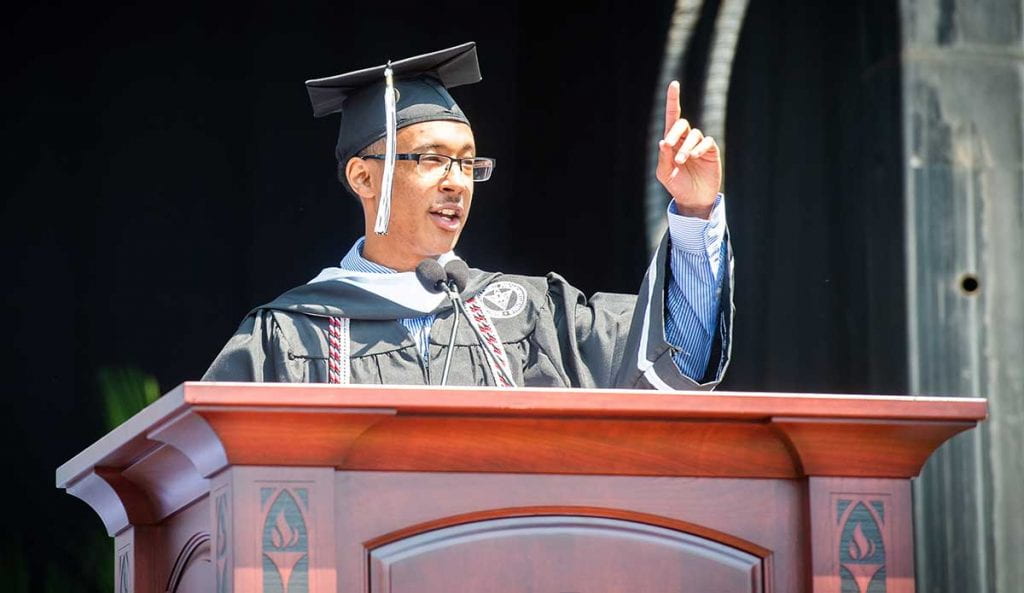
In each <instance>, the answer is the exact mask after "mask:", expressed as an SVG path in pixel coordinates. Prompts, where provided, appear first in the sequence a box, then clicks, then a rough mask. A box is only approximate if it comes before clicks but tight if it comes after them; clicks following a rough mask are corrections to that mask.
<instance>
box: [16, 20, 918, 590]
mask: <svg viewBox="0 0 1024 593" xmlns="http://www.w3.org/2000/svg"><path fill="white" fill-rule="evenodd" d="M814 4H815V3H803V2H797V1H795V0H776V1H761V2H759V1H757V0H752V2H751V7H750V10H749V13H748V17H747V20H746V23H745V26H744V29H743V32H742V35H741V38H740V44H739V48H738V53H737V56H736V62H735V68H734V74H733V78H732V88H731V93H730V100H729V119H728V134H727V138H726V140H727V145H728V153H727V162H726V165H727V167H726V194H727V200H728V209H729V220H730V228H731V232H732V239H733V245H734V248H735V252H736V260H737V263H736V282H737V284H736V288H737V289H736V305H737V319H736V334H735V345H734V347H733V355H734V361H733V363H732V367H731V368H730V371H729V376H728V378H727V381H726V384H725V385H723V388H728V389H743V390H765V391H787V390H789V391H816V392H868V393H898V392H902V391H904V390H905V389H906V371H905V369H904V359H905V339H904V333H905V328H904V326H905V313H904V305H903V299H904V292H903V281H902V265H903V257H902V224H903V222H902V190H903V181H902V176H901V159H902V148H901V139H900V127H901V124H900V96H899V74H898V72H899V61H898V55H899V47H898V39H899V31H898V15H897V7H896V3H895V2H881V1H876V0H860V1H856V2H845V3H827V4H826V3H822V6H815V5H814ZM716 10H717V4H716V3H715V2H709V3H708V6H707V7H706V9H705V14H704V15H703V17H702V21H701V24H700V27H699V31H698V35H697V36H696V37H695V38H694V42H693V47H692V48H691V52H690V55H691V61H690V62H689V63H688V65H687V66H686V68H684V70H683V72H681V73H680V77H681V78H682V79H683V81H684V95H685V106H686V108H687V113H688V114H689V115H690V116H691V119H692V120H694V121H695V122H696V123H697V124H698V125H699V123H700V91H701V87H700V83H699V80H700V79H701V78H702V76H703V67H702V65H701V64H702V60H703V57H704V56H706V54H707V44H708V43H709V40H710V31H711V25H712V23H713V19H714V16H715V12H716ZM7 11H8V13H7V14H6V15H5V18H4V19H3V21H4V22H3V24H2V25H0V27H3V30H4V34H3V36H2V39H0V43H2V44H3V45H2V47H3V56H4V59H5V62H6V64H5V67H4V69H3V74H2V76H3V78H4V85H3V103H4V106H5V108H4V110H3V114H2V117H3V122H4V123H3V132H4V134H3V135H4V138H5V140H6V149H5V150H4V159H3V171H4V175H3V180H4V182H5V185H6V190H5V192H4V193H5V195H4V205H3V217H2V223H3V226H2V228H3V233H2V239H0V240H2V242H3V253H4V261H5V262H6V263H7V270H8V271H7V273H6V274H5V275H6V276H7V280H6V282H4V284H5V286H6V288H5V290H4V291H3V293H4V297H5V301H6V310H7V311H8V317H7V321H6V323H5V324H4V328H5V330H6V331H5V336H4V338H5V339H4V340H3V342H4V343H5V346H6V347H5V352H4V365H5V370H6V371H7V372H6V373H5V375H4V376H5V386H4V391H5V396H4V398H3V402H4V410H5V413H4V420H3V422H4V425H3V430H2V431H0V433H2V434H3V435H4V442H3V446H4V450H5V451H6V455H7V463H5V468H9V469H8V471H9V472H11V474H12V475H14V476H16V480H17V482H18V484H19V487H18V488H16V489H13V490H12V489H10V488H9V489H7V492H8V493H9V494H10V493H15V498H16V499H18V501H17V502H15V503H8V506H7V507H6V508H8V509H18V512H16V513H10V514H8V516H7V518H6V519H5V521H6V525H7V526H8V528H10V530H9V531H8V533H10V534H13V536H12V537H11V538H9V539H8V540H7V542H6V543H5V544H3V545H4V546H6V548H4V550H6V551H7V552H10V553H9V554H6V556H7V560H5V561H4V562H6V563H7V564H12V565H13V564H19V563H21V566H22V567H23V568H24V571H23V572H24V574H25V575H26V577H25V578H27V579H28V580H27V581H26V585H25V586H26V587H27V588H28V590H32V591H37V590H38V591H42V590H44V587H45V586H46V583H47V581H48V579H49V581H50V585H49V586H50V587H53V586H54V585H53V582H54V581H53V579H54V578H56V577H52V576H47V575H48V574H49V575H52V574H53V567H54V566H56V565H59V566H61V567H62V570H64V571H65V572H67V573H68V574H71V575H72V577H73V576H74V575H81V577H82V578H81V580H80V581H78V582H79V585H78V586H76V587H75V590H88V587H87V586H86V585H84V584H83V583H86V582H91V581H90V579H93V578H94V577H93V576H92V575H93V573H95V571H96V570H97V568H96V567H95V564H94V562H96V561H97V560H96V557H97V556H96V554H93V556H89V555H88V554H89V552H84V551H82V548H84V547H85V545H84V544H83V545H80V546H76V545H66V546H64V547H59V546H58V547H54V546H52V545H51V543H50V542H51V541H52V538H54V537H55V534H60V535H57V537H63V538H64V539H65V540H68V541H76V542H85V541H86V540H87V539H88V538H89V537H92V536H93V535H94V534H95V533H97V532H98V531H100V530H101V526H100V523H99V520H98V518H96V517H95V516H94V515H93V513H92V511H91V510H89V509H88V508H87V507H86V506H85V505H84V504H82V503H81V502H79V501H76V500H74V499H73V498H71V497H69V496H67V495H65V494H63V493H62V492H58V491H57V490H56V489H54V488H53V470H54V469H55V468H56V466H58V465H59V464H60V463H63V462H64V461H66V460H67V459H68V458H70V457H71V456H72V455H74V454H75V453H77V452H78V451H79V450H81V449H82V448H83V447H85V446H86V445H87V444H89V443H91V442H92V441H94V440H95V439H96V438H98V437H99V436H100V435H101V434H102V433H103V432H104V429H103V421H102V418H103V415H102V410H101V408H102V404H101V401H100V399H99V397H98V387H97V373H98V370H99V369H100V368H104V367H111V366H131V367H135V368H138V369H141V370H143V371H145V372H147V373H150V374H152V375H154V376H155V377H157V379H158V380H159V383H160V387H161V389H162V390H164V391H166V390H168V389H170V388H172V387H173V386H175V385H177V384H178V383H180V382H182V381H185V380H191V379H197V378H199V377H200V376H201V374H202V373H203V371H204V370H205V369H206V366H207V365H208V364H209V362H210V360H211V359H212V358H213V356H214V355H215V354H216V353H217V351H218V350H219V348H220V347H221V346H222V345H223V343H224V341H225V340H226V339H227V338H228V336H230V334H231V333H232V331H233V330H234V329H235V327H236V326H237V324H238V322H239V321H240V319H241V318H242V316H243V315H244V314H245V313H246V312H247V311H248V310H249V309H250V308H251V307H253V306H254V305H257V304H259V303H262V302H265V301H267V300H269V299H271V298H272V297H274V296H275V295H277V294H278V293H280V292H282V291H284V290H286V289H288V288H290V287H292V286H294V285H296V284H299V283H302V282H305V281H306V280H308V279H309V278H310V277H312V276H313V275H315V274H316V273H317V272H318V271H319V270H320V269H321V268H322V267H325V266H329V265H334V264H335V263H336V262H337V261H338V259H340V257H341V256H342V255H343V254H344V252H345V251H346V250H347V249H348V247H349V245H350V244H351V243H352V241H353V240H354V239H355V238H356V237H357V236H358V235H359V234H360V233H361V220H362V218H361V215H360V214H359V212H358V209H357V208H358V206H357V204H356V203H355V201H354V200H353V199H352V198H350V197H348V196H347V194H345V193H344V191H343V190H342V188H341V187H340V185H339V184H338V183H337V181H336V180H335V177H334V161H333V153H332V151H333V146H334V140H335V134H336V127H337V120H336V119H333V118H326V119H322V120H315V119H313V118H312V117H311V111H310V108H309V104H308V101H307V98H306V95H305V90H304V87H303V84H302V83H303V81H304V80H305V79H306V78H311V77H317V76H324V75H330V74H335V73H338V72H342V71H346V70H350V69H355V68H359V67H364V66H369V65H374V64H378V63H381V62H382V61H383V60H384V59H385V58H387V57H392V58H400V57H405V56H409V55H413V54H416V53H421V52H425V51H431V50H434V49H439V48H442V47H447V46H449V45H454V44H457V43H460V42H463V41H467V40H475V41H477V43H478V45H479V51H480V60H481V68H482V71H483V76H484V81H483V82H482V83H481V84H478V85H475V86H472V87H462V88H458V89H455V91H454V94H455V96H456V98H457V99H458V101H459V103H460V104H461V105H462V107H463V109H464V110H465V111H466V113H467V114H468V115H469V116H470V118H471V119H472V121H473V127H474V130H475V133H476V138H477V145H478V148H479V152H480V153H481V154H484V155H489V156H494V157H496V158H497V159H498V161H499V167H498V169H497V172H496V174H495V176H494V178H493V179H492V181H489V182H488V183H487V184H485V185H481V186H480V187H478V189H477V192H476V200H475V204H474V208H473V216H472V220H471V223H470V225H469V229H468V231H467V232H466V233H465V234H464V236H463V239H462V242H461V243H460V245H459V252H460V253H461V254H462V255H463V256H464V257H465V258H466V259H467V260H468V261H469V262H470V263H471V264H472V265H474V266H477V267H481V268H486V269H500V270H504V271H507V272H516V273H525V274H543V273H545V272H547V271H549V270H555V271H557V272H559V273H561V274H562V275H564V276H566V277H567V278H568V279H569V280H570V281H571V282H573V283H574V284H576V285H577V286H579V287H580V288H582V289H584V290H586V291H599V290H601V291H619V292H633V291H635V290H636V287H637V286H638V285H639V281H640V279H641V276H642V274H643V271H644V269H645V264H646V257H647V256H646V254H645V252H644V245H645V240H644V231H643V228H642V224H643V223H642V221H643V184H644V177H645V150H646V149H645V147H646V145H647V141H648V139H647V138H646V132H647V123H648V119H649V115H650V109H651V104H652V97H653V93H654V92H655V90H654V88H653V87H654V84H655V79H656V76H657V72H658V68H659V61H660V56H661V52H662V46H663V44H664V39H665V35H666V32H667V30H668V18H669V15H670V14H671V11H672V4H671V2H667V1H665V0H660V1H658V2H648V3H642V4H637V3H632V2H613V1H610V0H594V1H591V2H587V3H580V4H579V5H574V4H571V3H564V4H559V3H549V4H548V5H546V6H545V7H544V8H543V9H538V8H528V7H526V6H525V5H517V4H514V3H482V4H472V3H465V2H447V1H435V2H431V3H423V2H417V3H406V4H402V3H398V4H396V3H382V2H378V3H364V4H352V3H341V2H325V1H318V2H304V3H289V4H286V3H279V4H267V3H253V4H249V5H246V6H242V5H234V6H232V5H229V4H224V5H221V4H217V3H207V4H195V5H183V4H173V5H153V4H140V5H126V6H120V7H113V6H99V5H95V4H94V3H59V2H50V3H37V4H33V5H30V6H28V5H22V6H20V7H18V8H16V9H7ZM12 11H13V12H12ZM11 504H15V505H17V506H10V505H11ZM90 541H91V540H90ZM4 550H0V551H4ZM108 552H109V550H101V553H100V554H99V555H98V558H99V560H98V562H100V563H104V562H108V561H110V559H111V558H112V557H110V556H108V555H107V554H108ZM18 558H21V560H19V559H18ZM90 563H93V564H90ZM80 587H83V588H80Z"/></svg>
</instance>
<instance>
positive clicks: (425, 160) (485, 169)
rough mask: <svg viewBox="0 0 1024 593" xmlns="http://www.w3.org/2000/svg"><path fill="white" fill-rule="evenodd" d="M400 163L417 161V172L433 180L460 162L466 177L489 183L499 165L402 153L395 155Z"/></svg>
mask: <svg viewBox="0 0 1024 593" xmlns="http://www.w3.org/2000/svg"><path fill="white" fill-rule="evenodd" d="M359 158H363V159H377V160H384V155H382V154H367V155H363V156H361V157H359ZM395 159H396V160H399V161H416V172H417V173H419V174H420V175H422V176H424V177H428V178H431V179H443V178H444V177H446V176H447V175H448V172H449V171H451V169H452V163H453V162H455V161H459V168H460V169H461V170H462V174H463V175H465V176H466V177H471V178H472V179H473V181H487V180H488V179H490V178H491V173H493V172H494V167H495V166H496V165H497V164H498V163H497V161H496V160H494V159H489V158H486V157H467V158H464V159H459V158H455V157H451V156H448V155H445V154H435V153H432V152H424V153H400V154H396V155H395Z"/></svg>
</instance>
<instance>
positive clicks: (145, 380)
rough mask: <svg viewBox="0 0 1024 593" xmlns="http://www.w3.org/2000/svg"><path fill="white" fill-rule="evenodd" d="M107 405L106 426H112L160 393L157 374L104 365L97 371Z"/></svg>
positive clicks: (133, 413)
mask: <svg viewBox="0 0 1024 593" xmlns="http://www.w3.org/2000/svg"><path fill="white" fill-rule="evenodd" d="M97 382H98V383H99V388H100V395H101V396H102V397H103V405H104V407H105V409H106V421H107V430H113V429H114V428H117V427H118V426H120V425H121V424H122V423H123V422H124V421H125V420H127V419H129V418H131V417H132V416H134V415H135V414H136V413H138V412H139V410H141V409H142V408H145V407H146V406H148V405H149V404H151V403H153V402H155V401H156V400H157V398H158V397H160V385H159V384H158V383H157V381H156V378H155V377H153V376H152V375H150V374H147V373H145V372H143V371H141V370H139V369H137V368H134V367H103V368H101V369H100V370H99V371H98V372H97Z"/></svg>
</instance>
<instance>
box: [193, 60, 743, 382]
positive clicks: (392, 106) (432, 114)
mask: <svg viewBox="0 0 1024 593" xmlns="http://www.w3.org/2000/svg"><path fill="white" fill-rule="evenodd" d="M479 80H480V71H479V66H478V64H477V57H476V47H475V44H473V43H466V44H463V45H460V46H457V47H454V48H449V49H446V50H441V51H438V52H433V53H431V54H425V55H422V56H416V57H414V58H409V59H405V60H400V61H396V62H389V63H388V64H386V65H383V66H379V67H374V68H367V69H364V70H359V71H356V72H351V73H347V74H342V75H338V76H332V77H328V78H321V79H315V80H310V81H307V83H306V86H307V90H308V91H309V95H310V99H311V101H312V103H313V110H314V115H316V116H318V117H319V116H323V115H327V114H330V113H336V112H340V113H341V130H340V133H339V135H338V144H337V147H336V151H335V153H336V156H337V159H338V173H339V178H340V180H341V182H342V183H343V184H344V185H345V187H346V188H347V189H348V190H349V191H350V192H351V193H353V194H354V195H355V196H356V197H357V198H358V199H359V200H360V202H361V203H362V207H363V214H364V219H365V228H366V234H365V236H364V237H362V238H360V239H359V240H357V241H356V242H355V244H354V245H353V246H352V248H351V249H350V250H349V251H348V253H347V254H346V255H345V257H344V258H343V259H342V260H341V262H340V264H339V266H338V267H336V268H327V269H325V270H323V271H322V272H320V274H319V275H317V276H316V277H315V278H313V279H312V280H311V281H310V282H309V283H308V284H305V285H303V286H299V287H297V288H294V289H292V290H290V291H288V292H286V293H284V294H283V295H281V296H280V297H278V298H277V299H275V300H274V301H272V302H270V303H268V304H266V305H263V306H260V307H257V308H256V309H255V310H253V311H252V312H251V313H249V315H248V316H247V317H246V318H245V319H244V320H243V321H242V324H241V326H240V327H239V329H238V331H237V332H236V333H235V335H234V336H233V337H232V338H231V339H230V341H228V343H227V345H226V346H225V347H224V349H223V350H222V351H221V353H220V354H219V355H218V356H217V358H216V360H214V362H213V364H212V365H211V367H210V369H209V370H208V371H207V373H206V375H205V376H204V380H215V381H287V382H327V383H379V384H380V383H383V384H413V385H416V384H419V385H422V384H435V385H437V384H442V382H443V381H445V380H446V381H447V384H450V385H497V386H506V387H507V386H543V387H584V388H595V387H623V388H657V389H712V388H713V387H714V386H715V385H717V384H718V382H719V381H720V380H721V378H722V375H723V373H724V372H725V369H726V366H727V364H728V360H729V351H730V336H731V324H732V313H733V308H732V301H731V297H730V293H731V276H732V257H731V252H730V248H729V245H728V239H727V237H726V223H725V204H724V198H723V196H722V195H721V194H720V193H719V188H720V186H721V170H722V169H721V163H720V156H719V151H718V147H717V145H716V144H715V141H714V140H713V139H712V138H710V137H704V136H703V135H702V134H701V132H700V131H699V130H697V129H695V128H691V127H690V125H689V124H688V123H687V121H686V120H685V119H681V118H680V108H679V86H678V83H675V82H673V83H672V84H671V85H670V86H669V88H668V91H667V98H666V116H665V117H666V122H665V136H664V138H663V140H662V141H661V142H660V143H659V147H660V152H659V161H658V167H657V172H656V174H657V177H658V179H659V181H661V183H662V184H663V185H664V187H665V189H666V190H667V194H668V195H667V196H666V201H667V202H668V208H667V213H666V216H668V219H669V230H668V232H667V233H666V236H665V237H664V239H663V240H662V242H661V245H660V247H659V248H658V251H657V253H656V255H655V256H654V258H653V260H652V261H651V263H650V266H649V267H648V269H647V273H646V276H645V278H644V280H643V283H642V285H641V286H640V290H639V296H633V295H618V294H605V293H598V294H596V295H594V296H592V297H590V298H587V297H586V296H585V295H583V294H582V293H580V291H578V290H577V289H575V288H573V287H572V286H571V285H570V284H569V283H568V282H566V280H565V279H564V278H562V277H561V276H559V275H558V274H554V273H551V274H548V275H547V276H546V277H543V278H542V277H526V276H515V275H508V274H503V273H500V272H487V271H483V270H477V269H467V268H466V267H465V266H464V264H461V260H459V259H458V257H457V256H456V255H455V254H454V253H453V251H452V250H453V249H454V247H455V244H456V243H457V242H458V239H459V235H460V234H461V232H462V231H463V229H464V228H465V226H466V223H467V221H468V219H469V213H470V207H471V206H472V203H473V191H474V185H475V184H476V183H480V182H483V181H487V180H488V179H489V178H490V176H491V173H492V171H493V170H494V167H495V164H496V163H495V162H494V160H493V159H489V158H486V157H481V156H478V155H477V154H476V144H475V140H474V137H473V131H472V128H471V127H470V124H469V120H468V119H467V117H466V115H465V114H464V113H463V112H462V110H461V109H460V108H459V106H458V105H457V104H456V103H455V101H454V99H453V98H452V96H451V94H450V93H449V92H448V89H449V88H452V87H456V86H459V85H464V84H471V83H475V82H477V81H479ZM669 197H671V200H669V199H668V198H669ZM424 262H426V263H424ZM434 262H436V263H434ZM442 266H446V268H445V269H446V270H447V272H445V271H443V270H442ZM418 267H419V272H420V274H419V275H417V273H416V270H417V268H418Z"/></svg>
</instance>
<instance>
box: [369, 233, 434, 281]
mask: <svg viewBox="0 0 1024 593" xmlns="http://www.w3.org/2000/svg"><path fill="white" fill-rule="evenodd" d="M362 255H363V259H365V260H368V261H371V262H373V263H375V264H377V265H379V266H384V267H385V268H390V269H392V270H394V271H396V272H411V271H413V270H415V269H416V266H418V265H419V264H420V262H421V261H423V260H424V259H426V258H427V257H428V256H425V255H416V254H413V253H410V252H409V251H406V250H403V249H397V248H396V246H394V245H390V244H388V241H387V240H386V239H385V238H384V237H379V236H377V235H375V234H372V233H367V234H366V242H365V243H364V244H363V253H362Z"/></svg>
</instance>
